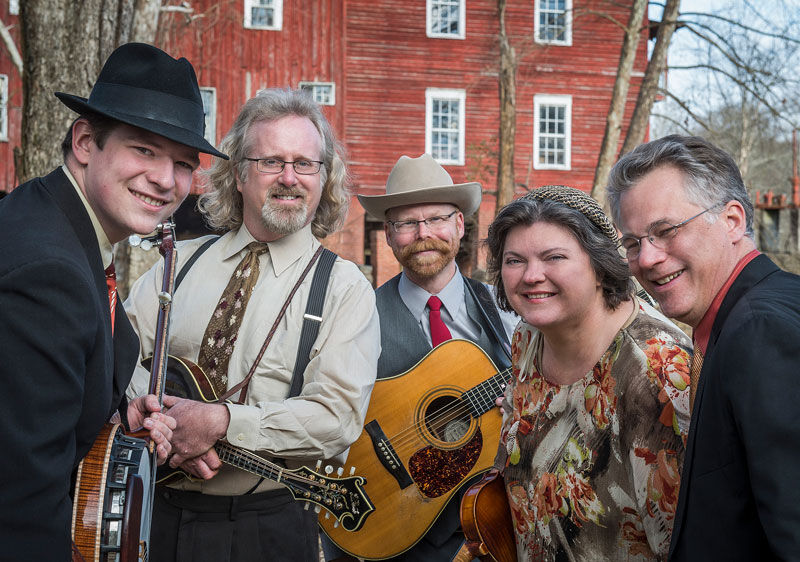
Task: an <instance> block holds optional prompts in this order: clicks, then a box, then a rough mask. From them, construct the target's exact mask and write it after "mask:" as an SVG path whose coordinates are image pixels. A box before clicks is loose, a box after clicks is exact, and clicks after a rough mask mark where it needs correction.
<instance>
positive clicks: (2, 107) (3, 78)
mask: <svg viewBox="0 0 800 562" xmlns="http://www.w3.org/2000/svg"><path fill="white" fill-rule="evenodd" d="M0 141H3V142H8V76H7V75H6V74H0Z"/></svg>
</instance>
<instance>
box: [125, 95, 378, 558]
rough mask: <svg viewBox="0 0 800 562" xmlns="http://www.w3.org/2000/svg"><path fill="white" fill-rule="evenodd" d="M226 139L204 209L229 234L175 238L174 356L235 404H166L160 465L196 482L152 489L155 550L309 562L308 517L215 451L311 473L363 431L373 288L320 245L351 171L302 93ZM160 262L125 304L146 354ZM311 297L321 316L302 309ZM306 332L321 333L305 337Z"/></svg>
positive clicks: (252, 113) (248, 112) (339, 215)
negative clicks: (173, 424)
mask: <svg viewBox="0 0 800 562" xmlns="http://www.w3.org/2000/svg"><path fill="white" fill-rule="evenodd" d="M220 146H221V148H222V149H223V150H225V151H226V152H227V153H228V154H230V156H231V159H230V160H229V161H222V160H217V161H216V162H215V163H214V165H213V166H212V168H211V169H210V171H209V174H208V177H209V185H208V189H207V190H206V193H204V194H203V196H202V197H201V199H200V203H199V206H200V209H201V212H202V213H203V214H204V216H205V218H206V220H207V221H208V222H209V224H211V225H212V226H214V227H216V228H218V229H219V230H225V231H226V232H225V233H224V234H223V235H222V236H219V237H211V236H209V237H204V238H200V239H196V240H190V241H187V242H186V243H185V244H182V245H181V246H180V247H179V254H178V258H179V262H178V265H177V267H178V271H179V273H178V275H179V276H181V275H184V272H186V273H185V276H184V277H183V281H182V283H181V285H180V286H179V287H178V288H177V289H176V290H175V295H174V299H173V305H174V307H173V315H172V319H171V329H170V349H171V350H172V351H171V353H173V354H179V355H181V357H183V358H184V359H186V360H188V361H192V362H196V363H197V364H198V365H199V367H200V368H201V369H202V370H203V371H204V372H205V374H206V375H208V377H209V379H210V380H211V383H212V385H213V387H214V389H215V390H216V392H217V395H218V396H220V395H225V394H228V395H229V399H228V400H226V401H225V402H224V403H214V404H209V403H205V402H202V401H200V400H189V399H176V398H175V397H173V396H166V397H165V398H164V404H165V405H166V406H168V407H169V414H170V415H172V416H174V417H175V419H176V420H177V423H178V428H177V429H176V431H175V433H174V435H173V439H172V445H173V451H175V454H174V455H173V456H172V458H171V459H170V462H169V464H170V466H171V467H173V468H176V467H180V468H181V469H183V470H184V471H186V472H190V473H192V474H194V475H195V476H198V477H200V478H202V479H203V480H198V479H193V480H191V481H190V480H187V479H180V480H178V481H177V482H172V483H170V484H169V485H166V484H165V485H164V486H158V487H157V488H156V499H155V506H154V509H153V527H154V531H153V535H152V543H153V548H154V550H155V552H154V555H153V556H151V558H150V559H151V560H152V561H153V562H166V561H175V560H191V561H192V562H205V561H208V562H217V561H218V560H226V561H230V562H245V561H246V562H249V561H263V560H291V561H293V562H294V561H297V562H318V561H319V539H318V527H317V516H316V513H315V512H314V510H313V509H308V504H306V503H305V502H303V503H301V502H297V501H294V498H293V497H292V494H291V493H290V492H289V490H287V489H286V488H285V487H284V486H283V485H282V484H279V483H278V482H276V481H275V480H274V479H270V478H262V477H260V476H257V475H255V474H253V473H251V472H247V471H245V470H240V469H239V468H236V466H232V465H231V463H230V462H228V463H226V464H224V465H223V464H221V462H220V459H219V457H218V455H217V452H216V451H215V449H214V445H215V444H216V443H217V442H218V441H220V440H227V442H228V443H229V444H231V445H233V446H235V447H237V448H241V449H243V450H245V453H244V454H250V455H252V453H251V451H253V452H256V453H258V454H260V455H262V456H265V457H268V458H273V459H274V458H276V457H277V459H280V460H279V461H278V462H282V461H283V460H285V461H286V462H287V464H294V465H295V466H296V465H306V466H309V467H313V466H314V464H315V462H316V461H317V460H318V459H330V458H335V457H337V456H340V455H342V453H343V452H344V451H345V450H346V449H347V448H348V447H349V446H350V444H351V443H352V442H353V441H355V440H356V439H357V438H358V436H359V435H360V434H361V428H362V427H363V425H364V416H365V414H366V411H367V403H368V401H369V397H370V393H371V391H372V386H373V384H374V382H375V368H376V364H377V361H378V355H379V353H380V343H379V342H380V337H379V334H378V329H379V328H378V314H377V311H376V310H375V293H374V292H373V290H372V287H371V286H370V284H369V282H368V281H367V280H366V278H365V277H364V275H362V273H361V272H360V271H359V270H358V268H357V267H356V266H355V264H353V263H351V262H349V261H347V260H344V259H342V258H339V257H337V256H336V255H335V254H332V253H330V252H327V251H326V252H327V253H325V252H323V254H322V256H320V257H319V259H317V256H318V255H319V253H320V252H321V251H322V248H321V245H320V241H319V239H320V238H324V237H325V236H326V235H328V234H330V233H331V232H334V231H335V230H336V229H337V228H338V227H339V226H340V225H341V224H342V222H343V221H344V218H345V216H346V214H347V209H348V206H349V203H350V192H349V182H348V177H347V172H346V167H345V164H344V161H343V159H342V157H341V151H340V148H339V145H338V143H337V141H336V137H335V135H334V133H333V129H332V128H331V126H330V124H329V123H328V121H327V119H326V118H325V116H324V115H323V113H322V110H321V108H320V107H319V105H318V104H317V103H316V102H314V100H313V99H312V98H311V97H310V96H309V95H308V94H307V93H306V92H303V91H302V90H283V89H277V88H270V89H267V90H262V91H261V92H259V93H258V94H257V95H256V96H255V97H253V98H252V99H250V100H248V101H247V102H246V103H245V104H244V106H243V107H242V109H241V110H240V111H239V115H238V116H237V118H236V120H235V122H234V124H233V126H232V127H231V130H230V132H229V133H228V134H227V135H226V136H225V138H224V139H223V141H222V143H221V145H220ZM195 258H196V259H195ZM189 261H192V265H191V268H190V269H188V270H187V269H186V267H187V265H186V264H187V263H188V262H189ZM325 264H327V265H329V267H330V268H329V269H327V273H325V274H324V275H323V276H321V277H317V273H318V272H320V271H323V272H324V271H326V269H325V267H324V265H325ZM307 268H311V269H307ZM161 269H162V265H161V264H157V265H156V267H155V268H153V269H151V270H150V271H149V272H147V273H145V274H144V275H143V276H142V277H141V278H139V279H138V280H137V281H136V283H135V284H134V286H133V287H132V288H131V293H130V296H129V297H128V300H127V301H126V302H125V308H126V310H127V311H128V314H129V316H130V319H131V322H132V324H133V326H134V329H135V330H136V331H137V332H138V334H139V337H140V338H141V343H142V345H141V352H142V357H146V356H147V355H149V354H150V353H152V350H153V347H154V341H153V327H154V326H153V324H154V322H153V314H152V313H151V311H152V310H153V308H154V307H155V306H156V305H157V298H158V290H159V289H158V283H159V281H158V280H159V279H160V276H161V274H160V271H161ZM304 271H307V272H308V275H307V276H306V277H304V275H305V273H304ZM322 278H324V279H326V281H327V289H325V290H323V291H322V292H319V291H318V289H320V288H321V286H320V285H319V284H318V281H317V280H321V279H322ZM315 287H316V288H317V290H315ZM294 288H296V292H293V291H294ZM315 295H316V296H315ZM312 297H314V298H313V299H312ZM312 302H319V303H320V306H319V309H318V310H316V311H312V310H309V309H308V308H307V303H308V304H311V303H312ZM312 326H313V327H314V328H315V329H316V330H317V333H316V336H314V335H311V332H310V331H309V332H308V333H307V332H306V327H309V328H310V327H312ZM303 342H307V343H308V345H307V346H304V345H303ZM250 373H252V377H250V376H249V374H250ZM147 380H148V376H147V373H146V371H145V370H144V369H142V368H141V367H139V368H137V370H136V372H135V373H134V376H133V379H132V380H131V385H130V388H129V389H128V395H129V396H131V397H134V396H139V395H141V394H143V393H144V392H146V391H147V390H146V389H147ZM295 383H296V384H295ZM231 393H232V394H231ZM237 454H242V453H237ZM245 458H246V457H245ZM229 459H230V456H229ZM348 503H349V502H348ZM347 508H348V509H349V508H350V505H348V506H347Z"/></svg>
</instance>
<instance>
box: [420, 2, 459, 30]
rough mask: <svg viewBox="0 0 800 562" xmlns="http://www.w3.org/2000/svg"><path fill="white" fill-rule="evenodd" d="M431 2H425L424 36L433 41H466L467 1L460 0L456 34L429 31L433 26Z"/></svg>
mask: <svg viewBox="0 0 800 562" xmlns="http://www.w3.org/2000/svg"><path fill="white" fill-rule="evenodd" d="M433 1H434V0H426V4H427V8H426V9H425V34H426V35H427V36H428V37H432V38H434V39H466V37H467V0H461V1H460V2H459V6H458V21H459V22H460V23H461V25H459V31H458V33H434V32H432V31H431V25H432V24H433Z"/></svg>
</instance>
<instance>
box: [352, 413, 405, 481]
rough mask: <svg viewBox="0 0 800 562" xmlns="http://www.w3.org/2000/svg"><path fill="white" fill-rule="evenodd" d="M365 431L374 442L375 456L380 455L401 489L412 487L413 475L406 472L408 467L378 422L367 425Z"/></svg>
mask: <svg viewBox="0 0 800 562" xmlns="http://www.w3.org/2000/svg"><path fill="white" fill-rule="evenodd" d="M364 431H366V432H367V434H368V435H369V438H370V439H371V440H372V447H373V448H374V449H375V454H376V455H378V459H379V460H380V461H381V464H382V465H383V466H384V468H385V469H386V470H388V471H389V474H391V475H392V476H393V477H394V479H395V480H397V484H398V485H399V486H400V489H403V488H408V487H409V486H411V485H412V484H413V483H414V481H413V480H412V479H411V475H410V474H409V473H408V471H407V470H406V467H405V466H403V463H402V462H400V457H398V456H397V453H396V452H395V450H394V447H392V443H391V442H390V441H389V439H388V438H387V437H386V434H385V433H384V432H383V429H381V425H380V424H379V423H378V420H372V421H371V422H369V423H368V424H367V425H365V426H364Z"/></svg>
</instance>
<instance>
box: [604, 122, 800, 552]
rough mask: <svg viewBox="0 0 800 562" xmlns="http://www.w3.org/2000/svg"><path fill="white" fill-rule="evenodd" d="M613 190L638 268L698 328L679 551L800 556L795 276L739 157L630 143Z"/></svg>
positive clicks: (671, 308) (696, 142)
mask: <svg viewBox="0 0 800 562" xmlns="http://www.w3.org/2000/svg"><path fill="white" fill-rule="evenodd" d="M608 201H609V205H610V206H611V211H612V214H613V217H614V220H615V222H616V224H617V227H618V228H619V230H620V231H621V232H622V237H621V246H622V248H623V250H624V252H625V253H626V255H627V257H628V261H629V263H630V268H631V271H632V272H633V273H634V275H635V276H636V278H637V279H638V280H639V282H640V283H641V284H642V286H643V287H644V288H645V290H647V291H648V292H649V293H650V294H651V295H653V296H654V297H655V299H656V300H657V301H658V303H659V304H660V305H661V310H662V311H663V312H664V314H666V315H667V316H669V317H671V318H676V319H678V320H680V321H682V322H685V323H687V324H688V325H690V326H691V327H692V328H693V338H692V339H693V340H694V350H695V357H694V360H693V362H692V373H691V375H692V376H691V379H692V380H691V385H692V388H691V394H690V395H691V403H692V418H691V426H690V429H689V436H688V442H687V450H686V458H685V461H684V466H683V475H682V477H681V490H680V497H679V500H678V507H677V513H676V516H675V526H674V529H673V534H672V543H671V548H670V560H674V561H683V560H765V559H782V560H790V559H795V560H796V559H798V556H800V486H798V485H797V481H798V477H799V476H800V446H798V445H800V417H798V414H797V412H798V401H800V368H798V365H797V361H798V359H799V358H800V277H798V276H796V275H792V274H790V273H787V272H785V271H782V270H781V269H779V268H778V267H777V266H776V265H775V264H774V263H772V261H770V259H769V258H768V257H767V256H765V255H763V254H761V253H760V252H759V251H758V250H757V249H756V245H755V242H754V240H753V205H752V203H751V202H750V200H749V198H748V195H747V190H746V189H745V186H744V183H743V181H742V177H741V175H740V173H739V169H738V168H737V166H736V164H735V163H734V161H733V159H732V158H731V157H730V156H729V155H728V154H727V153H725V152H724V151H722V150H720V149H719V148H717V147H716V146H714V145H712V144H711V143H709V142H707V141H705V140H703V139H701V138H698V137H685V136H678V135H672V136H668V137H664V138H661V139H658V140H655V141H652V142H649V143H647V144H643V145H641V146H639V147H638V148H636V149H635V150H634V151H633V152H631V153H629V154H626V155H625V156H623V157H622V158H621V159H620V160H619V162H618V163H617V164H616V165H615V166H614V169H613V170H612V171H611V175H610V178H609V185H608Z"/></svg>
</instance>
